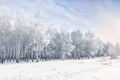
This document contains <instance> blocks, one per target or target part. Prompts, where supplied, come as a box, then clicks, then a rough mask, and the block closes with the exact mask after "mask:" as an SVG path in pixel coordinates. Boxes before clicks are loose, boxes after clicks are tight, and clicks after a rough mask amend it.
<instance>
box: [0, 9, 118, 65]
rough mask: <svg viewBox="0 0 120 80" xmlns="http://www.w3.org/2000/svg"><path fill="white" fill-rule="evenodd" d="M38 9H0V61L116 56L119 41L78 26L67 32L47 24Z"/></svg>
mask: <svg viewBox="0 0 120 80" xmlns="http://www.w3.org/2000/svg"><path fill="white" fill-rule="evenodd" d="M50 27H51V25H49V24H48V23H47V21H46V19H45V18H44V17H43V16H41V12H40V11H38V12H36V13H35V15H32V16H25V15H24V13H20V14H18V16H16V17H12V16H11V15H10V14H9V12H8V11H6V10H4V11H2V12H1V13H0V62H1V63H4V62H17V63H19V62H21V61H26V62H28V61H36V62H38V61H40V60H51V59H63V60H64V59H83V58H88V59H89V58H94V57H101V56H111V58H116V56H117V55H119V54H120V53H119V52H120V44H119V43H116V45H113V44H111V43H109V42H107V43H105V42H103V41H101V40H100V39H99V38H97V37H96V36H95V35H94V33H92V32H89V31H88V32H86V33H82V32H81V31H80V30H75V31H72V32H67V31H65V30H64V29H62V30H61V31H57V30H55V29H52V28H50Z"/></svg>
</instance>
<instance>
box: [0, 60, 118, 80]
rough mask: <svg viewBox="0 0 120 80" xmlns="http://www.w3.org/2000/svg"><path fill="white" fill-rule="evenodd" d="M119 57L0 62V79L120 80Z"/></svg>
mask: <svg viewBox="0 0 120 80" xmlns="http://www.w3.org/2000/svg"><path fill="white" fill-rule="evenodd" d="M119 75H120V59H115V60H110V59H103V58H101V59H91V60H68V61H67V60H65V61H48V62H38V63H26V64H23V63H20V64H3V65H2V64H1V65H0V80H120V76H119Z"/></svg>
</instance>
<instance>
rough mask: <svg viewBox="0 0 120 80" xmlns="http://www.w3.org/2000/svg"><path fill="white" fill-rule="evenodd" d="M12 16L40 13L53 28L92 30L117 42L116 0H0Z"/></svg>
mask: <svg viewBox="0 0 120 80" xmlns="http://www.w3.org/2000/svg"><path fill="white" fill-rule="evenodd" d="M3 7H8V8H9V9H10V11H11V12H12V14H13V15H16V14H17V13H18V11H19V10H20V9H24V11H25V13H26V14H27V15H31V14H34V13H35V12H36V11H37V10H41V11H42V12H43V15H44V16H45V17H46V18H47V19H48V21H49V22H50V23H51V24H53V27H55V28H57V29H59V28H61V27H63V26H62V24H64V23H65V24H66V26H64V27H65V28H66V29H68V30H70V31H71V30H74V29H81V31H83V32H85V31H88V30H90V31H93V32H95V34H96V35H97V36H99V37H100V38H101V39H103V40H108V41H111V42H117V41H118V42H120V0H0V8H3Z"/></svg>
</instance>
